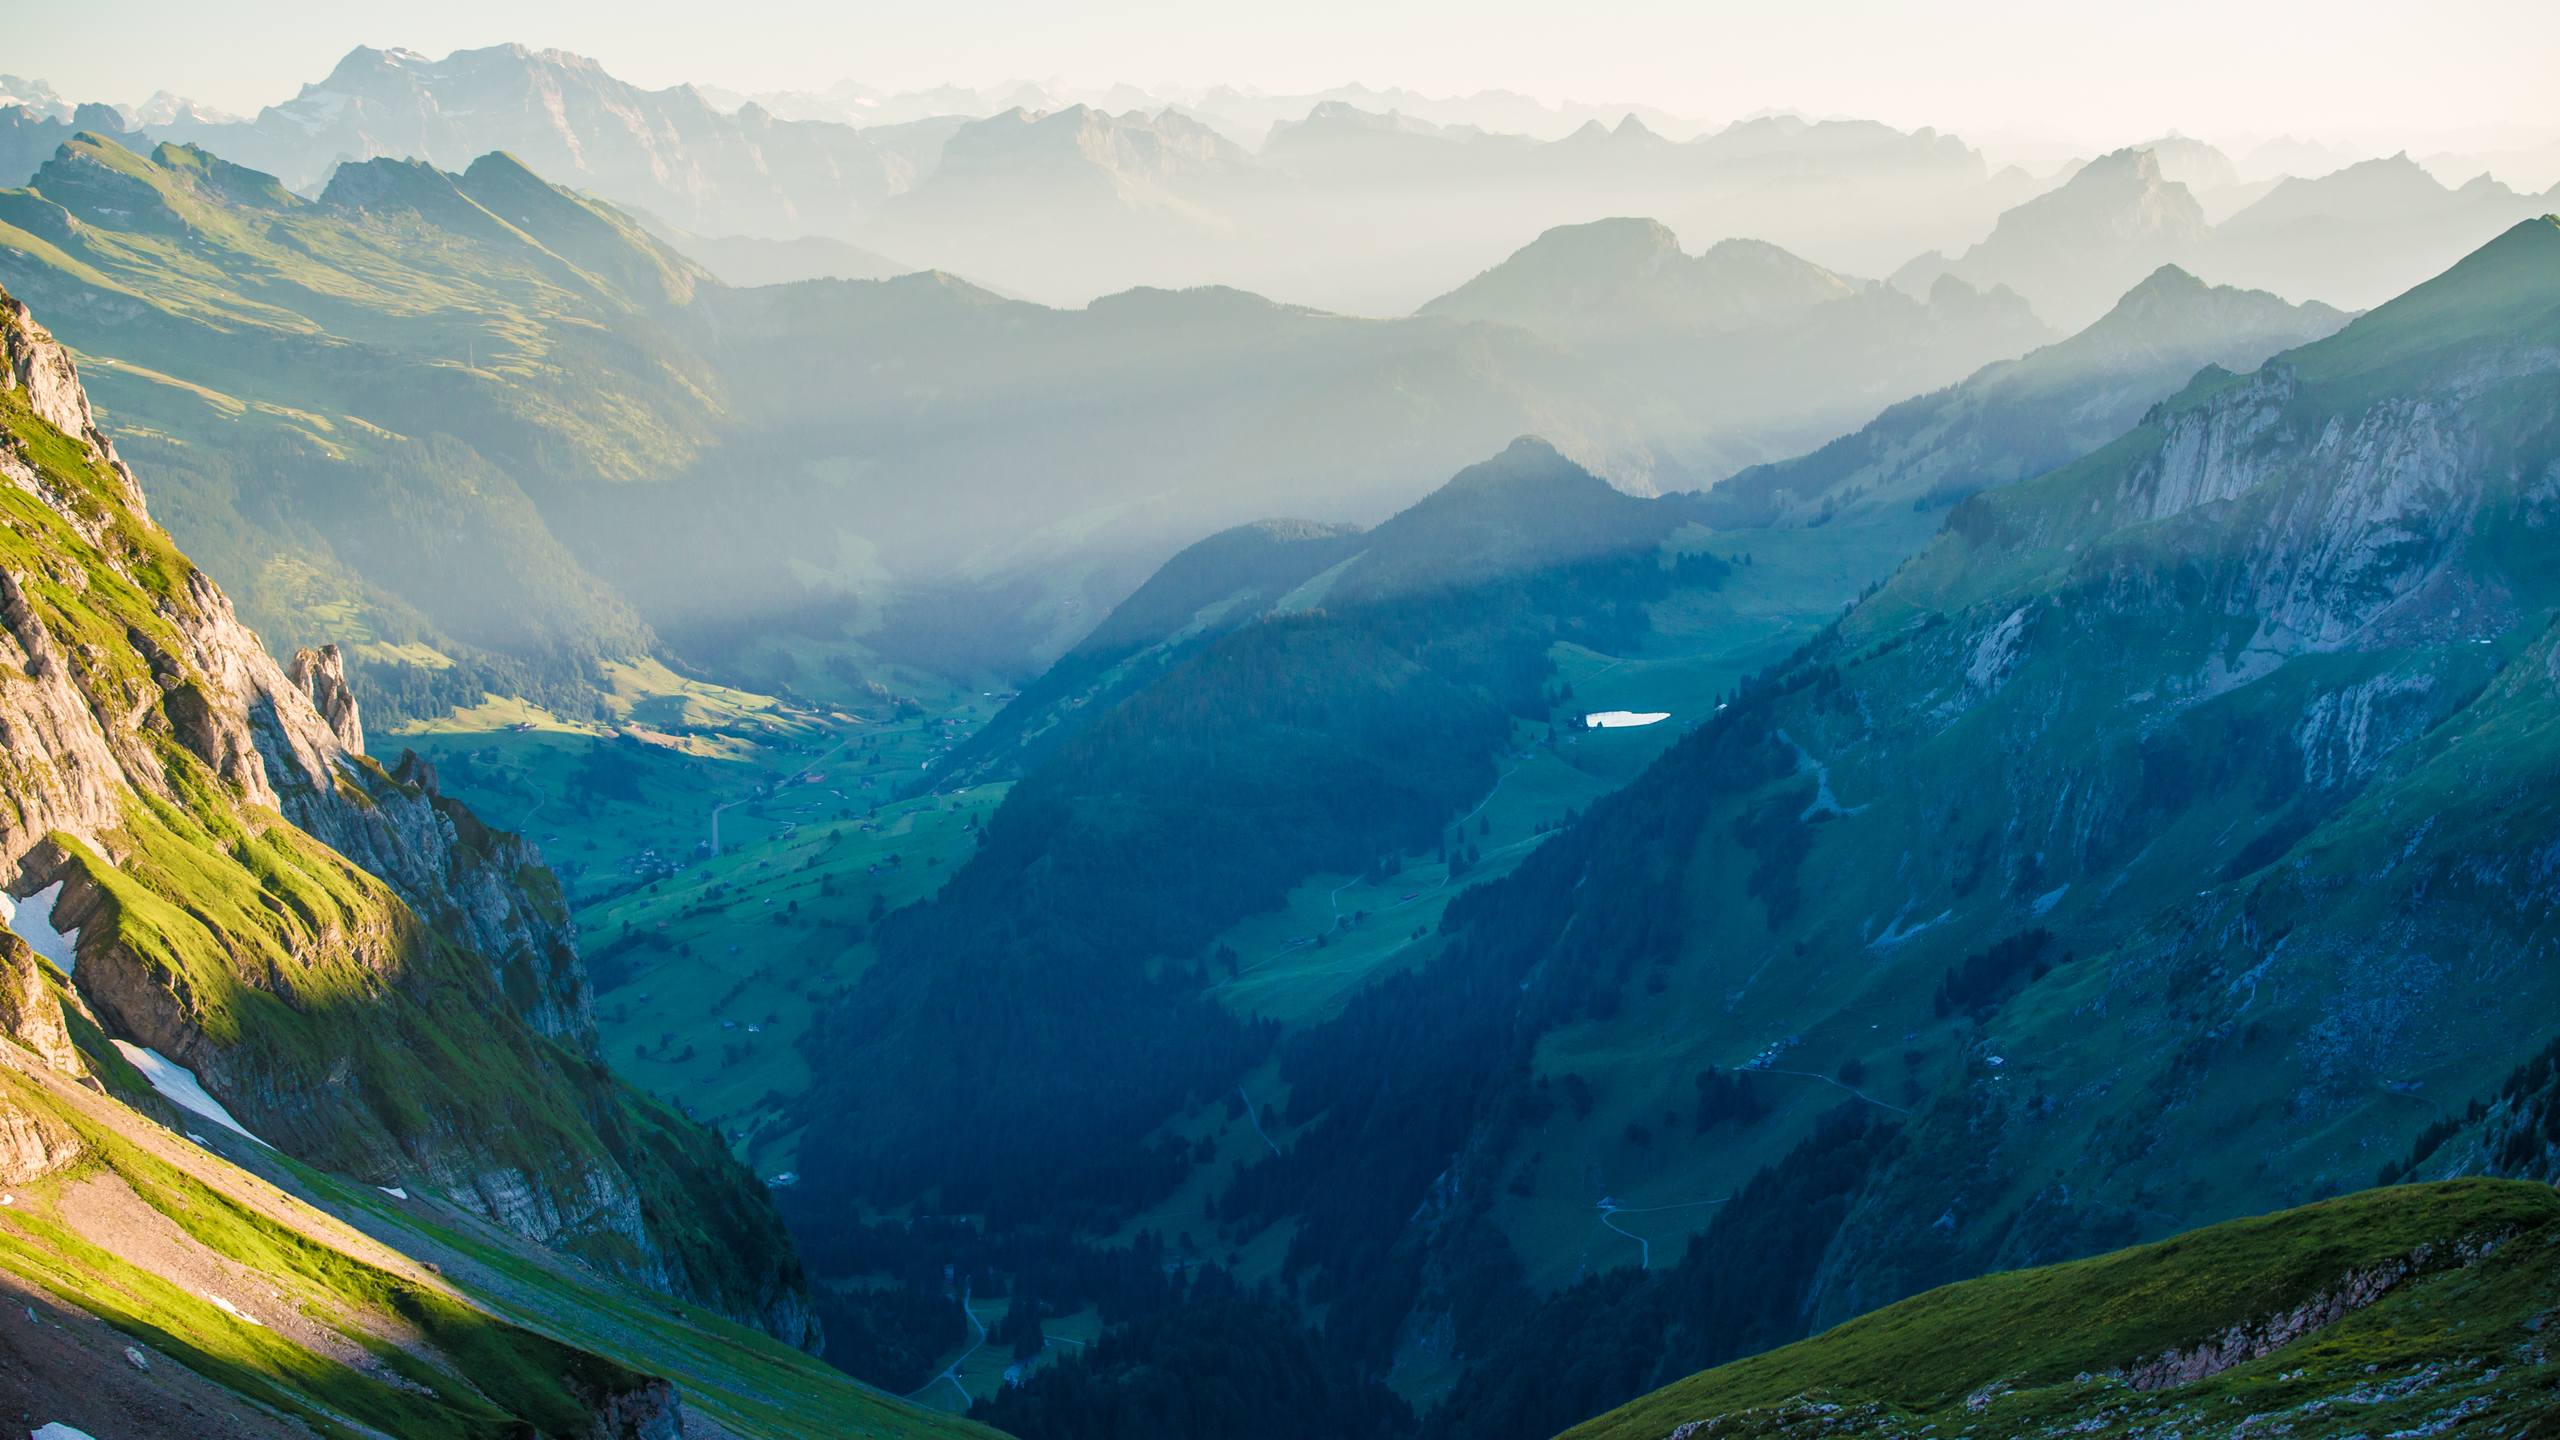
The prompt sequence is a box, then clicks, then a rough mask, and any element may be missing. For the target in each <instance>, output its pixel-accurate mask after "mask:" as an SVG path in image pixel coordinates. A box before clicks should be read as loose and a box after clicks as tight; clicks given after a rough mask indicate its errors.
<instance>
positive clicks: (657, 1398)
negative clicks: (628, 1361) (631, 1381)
mask: <svg viewBox="0 0 2560 1440" xmlns="http://www.w3.org/2000/svg"><path fill="white" fill-rule="evenodd" d="M587 1440H684V1406H683V1404H682V1403H681V1402H680V1401H678V1400H677V1399H676V1388H675V1387H674V1386H672V1385H670V1384H668V1383H667V1382H666V1381H664V1380H651V1381H650V1382H648V1383H647V1384H645V1385H643V1386H641V1387H640V1388H638V1389H636V1390H626V1391H624V1392H622V1393H621V1394H619V1395H613V1396H609V1397H607V1398H606V1399H604V1400H602V1401H599V1402H597V1404H596V1407H595V1419H594V1421H593V1422H592V1423H590V1424H589V1425H588V1426H587Z"/></svg>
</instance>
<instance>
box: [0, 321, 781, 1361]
mask: <svg viewBox="0 0 2560 1440" xmlns="http://www.w3.org/2000/svg"><path fill="white" fill-rule="evenodd" d="M0 354H5V365H0V421H5V422H6V424H5V427H0V755H5V757H6V759H5V761H0V766H5V774H6V777H7V780H8V783H7V785H6V786H5V787H0V889H5V890H6V891H7V892H8V893H10V894H12V895H16V896H24V897H34V896H38V895H44V896H46V897H47V905H48V913H47V915H46V920H47V923H48V924H49V926H50V927H51V929H52V930H54V931H58V932H59V933H60V934H61V935H63V936H65V937H70V938H71V939H72V940H73V941H74V942H75V943H76V963H75V964H74V965H73V967H72V974H71V982H72V984H73V986H74V987H75V988H76V990H77V993H78V995H79V996H80V997H81V999H82V1000H83V1001H85V1003H86V1004H87V1006H88V1007H89V1008H90V1009H92V1010H93V1011H94V1012H95V1013H96V1015H97V1017H98V1018H99V1020H100V1022H101V1023H102V1024H103V1025H104V1026H105V1027H106V1028H107V1029H108V1030H109V1032H110V1033H112V1034H114V1035H116V1036H117V1037H118V1038H122V1039H126V1040H129V1041H131V1042H133V1043H135V1044H139V1045H144V1046H148V1047H150V1048H152V1049H154V1050H157V1051H159V1052H161V1053H162V1054H164V1055H166V1056H168V1057H169V1058H170V1059H171V1060H173V1061H175V1062H176V1063H178V1064H180V1065H183V1066H186V1067H187V1068H189V1069H191V1070H193V1071H194V1072H195V1074H196V1075H197V1077H198V1078H199V1079H200V1080H201V1081H202V1083H203V1084H204V1086H205V1087H206V1088H207V1089H208V1090H209V1091H210V1092H212V1094H213V1095H214V1096H216V1097H217V1098H218V1099H220V1100H221V1101H222V1102H223V1103H224V1104H225V1105H226V1106H228V1107H229V1108H230V1109H231V1110H232V1111H233V1112H234V1113H235V1114H237V1115H238V1116H239V1117H240V1118H241V1120H242V1121H243V1122H244V1123H245V1124H247V1125H248V1126H249V1128H251V1129H252V1130H255V1131H257V1132H258V1133H259V1134H260V1135H261V1136H262V1137H263V1138H265V1139H267V1140H269V1141H271V1142H273V1143H275V1144H276V1145H278V1146H281V1147H283V1148H285V1149H286V1150H288V1151H291V1152H294V1153H296V1154H299V1155H301V1156H303V1157H304V1158H306V1159H310V1160H313V1161H315V1162H317V1163H321V1164H324V1165H328V1166H331V1167H334V1168H338V1169H342V1170H345V1171H347V1172H349V1173H351V1174H354V1175H356V1176H358V1177H359V1178H362V1179H365V1180H367V1181H370V1182H373V1183H379V1184H385V1185H391V1184H411V1185H415V1184H425V1185H428V1186H430V1187H433V1188H436V1189H439V1190H442V1191H444V1192H446V1193H447V1194H449V1195H450V1196H452V1197H453V1198H455V1199H456V1200H458V1201H460V1202H461V1203H464V1204H466V1205H470V1206H472V1207H474V1208H477V1209H480V1210H482V1211H483V1212H485V1213H487V1214H488V1215H489V1216H491V1217H492V1218H493V1219H495V1220H497V1221H499V1222H500V1223H503V1224H505V1225H507V1226H509V1227H510V1228H512V1229H515V1230H517V1231H519V1232H520V1233H523V1234H525V1235H527V1236H529V1237H531V1238H534V1239H536V1240H540V1241H542V1242H544V1243H549V1244H555V1245H559V1246H563V1247H565V1248H568V1249H570V1250H573V1251H575V1252H576V1253H578V1254H581V1255H583V1256H585V1257H587V1258H589V1259H590V1260H592V1261H595V1262H596V1263H599V1264H602V1265H604V1266H606V1267H607V1268H609V1269H612V1270H615V1271H619V1272H621V1273H624V1274H627V1275H630V1276H632V1277H634V1278H637V1279H640V1280H642V1281H645V1282H647V1283H650V1284H654V1285H658V1286H661V1287H663V1288H667V1289H670V1290H673V1291H675V1292H676V1293H678V1294H683V1295H687V1296H690V1297H693V1298H697V1299H700V1300H702V1301H704V1302H706V1303H711V1304H714V1305H717V1306H719V1307H721V1308H724V1309H728V1310H730V1311H732V1312H733V1313H736V1314H739V1315H741V1316H743V1317H747V1318H750V1319H752V1320H754V1321H756V1322H757V1323H761V1324H764V1325H766V1326H767V1327H768V1328H770V1329H772V1330H773V1331H774V1332H775V1333H777V1334H780V1335H782V1336H784V1337H785V1338H787V1339H789V1340H791V1341H793V1342H794V1343H803V1342H806V1341H808V1340H810V1339H811V1338H812V1337H811V1334H810V1323H809V1321H808V1319H807V1309H806V1305H805V1299H804V1294H803V1291H802V1286H801V1281H800V1278H799V1269H798V1262H797V1261H796V1259H795V1258H793V1256H792V1254H791V1251H790V1247H789V1244H788V1242H787V1240H786V1239H784V1237H783V1236H782V1234H781V1231H780V1227H779V1223H778V1222H777V1221H776V1220H775V1219H774V1217H773V1214H772V1211H771V1208H770V1206H769V1205H768V1204H767V1203H766V1202H765V1199H764V1196H763V1193H762V1190H761V1188H760V1187H759V1186H757V1185H756V1183H755V1181H754V1179H753V1177H751V1176H749V1175H747V1174H746V1173H745V1172H744V1171H742V1170H741V1169H739V1167H737V1166H736V1165H735V1164H734V1163H733V1162H731V1161H730V1160H729V1159H728V1157H727V1156H726V1154H725V1153H724V1152H723V1151H722V1150H721V1148H720V1147H719V1146H718V1144H717V1143H716V1141H713V1140H712V1139H711V1138H710V1137H708V1136H705V1135H702V1134H701V1133H700V1132H698V1131H695V1130H693V1129H692V1128H691V1127H690V1126H688V1125H685V1124H683V1123H682V1122H680V1121H677V1120H675V1119H674V1117H672V1116H670V1115H668V1114H666V1113H665V1112H664V1111H663V1110H662V1109H660V1108H659V1107H657V1106H655V1105H653V1104H652V1103H650V1102H648V1101H646V1100H644V1099H642V1098H640V1097H639V1096H638V1095H637V1094H636V1093H633V1092H631V1091H628V1090H627V1089H625V1088H624V1087H622V1086H620V1085H619V1084H618V1083H617V1082H615V1081H614V1080H613V1079H612V1077H611V1076H610V1074H609V1073H608V1072H607V1071H606V1069H605V1068H604V1065H603V1063H602V1061H601V1059H600V1058H599V1056H598V1054H597V1052H596V1044H595V1038H594V1031H593V1021H592V1016H591V1014H590V1011H589V1001H588V991H587V983H586V977H585V972H584V969H583V967H582V966H581V964H580V962H579V959H578V955H577V950H576V944H575V935H574V932H573V930H572V927H571V925H570V922H569V919H568V916H567V912H566V910H565V907H564V906H563V905H562V904H561V901H560V896H559V892H558V889H557V886H556V884H555V883H554V882H553V880H552V878H551V876H550V875H549V873H548V872H547V871H545V870H544V869H543V868H542V865H541V863H540V859H539V857H538V856H537V855H536V854H535V853H534V851H533V850H532V848H531V847H530V846H529V845H528V844H526V843H525V842H524V841H523V840H522V839H521V838H520V837H517V836H513V835H508V834H503V833H501V832H497V831H493V830H491V829H489V828H488V827H487V826H485V825H482V824H481V823H479V822H478V821H477V820H476V819H475V818H474V817H473V816H472V815H471V814H470V812H469V811H467V810H466V809H464V808H463V807H462V806H461V805H459V804H458V803H456V802H454V801H452V800H450V799H447V798H446V797H444V796H442V795H440V794H439V793H438V792H437V790H436V787H435V782H434V776H433V774H432V772H431V771H430V770H429V769H428V768H427V767H426V766H425V765H423V764H422V763H419V762H417V761H416V760H415V759H414V757H411V758H408V759H406V760H404V761H403V763H402V764H401V765H400V766H399V767H398V768H397V769H385V768H384V767H382V766H381V765H379V764H377V763H375V762H374V761H373V760H371V759H370V758H369V757H367V756H366V755H365V754H364V753H363V751H362V748H361V746H362V741H363V727H362V722H361V719H360V717H359V715H358V713H357V709H356V704H355V701H354V698H353V696H352V694H351V693H350V692H349V691H348V688H347V686H346V683H345V677H344V673H343V670H342V669H341V668H340V665H339V661H338V657H337V655H336V653H335V651H334V649H324V650H319V651H313V652H305V653H303V654H301V655H297V656H296V657H295V659H294V662H293V664H292V666H291V668H290V670H288V669H287V668H285V667H280V666H278V665H277V664H276V663H275V661H274V660H273V659H272V657H270V656H269V655H268V654H267V653H266V651H265V650H264V649H263V648H262V647H261V646H260V645H259V643H258V641H257V640H256V638H255V637H254V636H253V635H252V634H251V633H250V632H249V630H248V629H247V628H246V627H244V626H243V625H242V624H241V623H240V622H239V621H238V620H237V619H236V618H235V616H234V615H233V613H232V609H231V606H230V603H229V601H228V600H226V599H225V598H224V596H223V594H222V592H221V591H220V589H218V588H217V587H216V586H215V585H214V584H213V582H212V581H211V580H210V579H209V578H207V577H206V576H205V575H204V574H203V573H202V572H201V571H198V570H197V569H195V567H194V566H193V565H191V564H190V563H189V562H188V561H187V559H186V557H185V556H183V555H181V554H180V553H178V551H177V550H176V548H175V547H174V546H173V545H172V544H171V542H170V541H169V539H168V537H167V536H166V535H165V534H164V533H163V532H161V531H160V530H159V529H158V527H157V526H155V525H154V524H153V523H152V522H151V519H150V517H149V515H148V513H147V511H146V510H145V508H144V503H143V497H142V494H141V491H140V487H139V486H138V484H137V483H136V481H135V479H134V476H133V473H132V472H131V470H130V469H128V468H127V467H126V466H125V465H124V464H123V462H122V461H121V460H120V459H118V457H117V456H116V453H115V449H114V446H113V445H112V443H111V442H110V441H109V440H108V439H107V437H106V436H105V435H104V434H103V433H102V432H101V431H100V430H99V429H98V427H97V424H96V420H95V417H94V416H93V414H92V413H91V411H90V408H89V403H88V401H87V398H86V396H85V394H84V393H83V391H82V389H81V386H80V381H79V377H78V374H77V372H76V371H75V369H74V368H73V365H72V362H71V360H70V358H69V356H68V355H67V354H66V353H65V352H64V351H63V349H62V348H61V347H60V346H59V345H57V344H56V343H55V342H54V341H53V339H52V337H51V336H50V335H49V334H48V333H47V332H46V331H45V330H44V328H43V327H42V326H40V325H38V324H37V323H36V321H35V320H34V318H33V317H32V316H31V315H30V314H29V313H28V312H27V310H26V308H25V307H24V306H23V305H21V304H19V303H18V302H17V301H15V300H14V299H12V298H9V297H6V296H5V295H0ZM57 887H58V888H57Z"/></svg>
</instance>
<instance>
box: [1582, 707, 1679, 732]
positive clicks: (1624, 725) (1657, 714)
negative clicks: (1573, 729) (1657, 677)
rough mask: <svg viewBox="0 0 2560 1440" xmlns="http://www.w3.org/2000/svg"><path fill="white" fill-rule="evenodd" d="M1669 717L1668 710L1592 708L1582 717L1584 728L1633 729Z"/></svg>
mask: <svg viewBox="0 0 2560 1440" xmlns="http://www.w3.org/2000/svg"><path fill="white" fill-rule="evenodd" d="M1670 718H1671V712H1670V711H1668V710H1594V711H1592V712H1591V713H1590V714H1588V715H1585V716H1583V717H1582V725H1583V728H1584V729H1586V730H1633V729H1635V728H1636V727H1638V726H1641V725H1659V724H1661V723H1662V722H1663V721H1665V720H1668V719H1670Z"/></svg>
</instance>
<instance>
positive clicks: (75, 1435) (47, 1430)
mask: <svg viewBox="0 0 2560 1440" xmlns="http://www.w3.org/2000/svg"><path fill="white" fill-rule="evenodd" d="M34 1440H97V1437H96V1436H94V1435H91V1434H90V1433H89V1432H88V1431H86V1430H74V1429H72V1428H71V1427H70V1426H68V1425H65V1424H63V1423H62V1422H61V1421H59V1420H48V1421H46V1422H45V1423H44V1425H43V1426H42V1427H41V1428H39V1429H38V1430H37V1431H36V1432H35V1435H34Z"/></svg>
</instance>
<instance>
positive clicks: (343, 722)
mask: <svg viewBox="0 0 2560 1440" xmlns="http://www.w3.org/2000/svg"><path fill="white" fill-rule="evenodd" d="M284 673H285V678H287V679H289V680H291V681H292V682H293V683H294V684H296V685H299V686H301V687H302V693H304V694H306V695H308V696H310V697H311V705H312V708H314V709H316V710H318V711H319V712H320V718H321V719H323V720H326V721H328V722H329V731H330V733H331V734H333V735H335V736H337V737H338V743H339V744H341V745H343V746H345V747H346V748H347V749H348V750H349V751H350V752H352V753H354V754H358V755H361V754H363V753H364V722H363V721H362V720H360V719H358V718H357V717H356V697H355V692H354V691H352V690H350V689H348V688H347V662H346V659H345V657H343V656H341V655H340V654H339V653H338V647H337V646H335V645H323V646H321V647H320V648H319V649H317V650H296V651H295V652H293V663H292V664H290V665H287V666H286V667H285V672H284Z"/></svg>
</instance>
